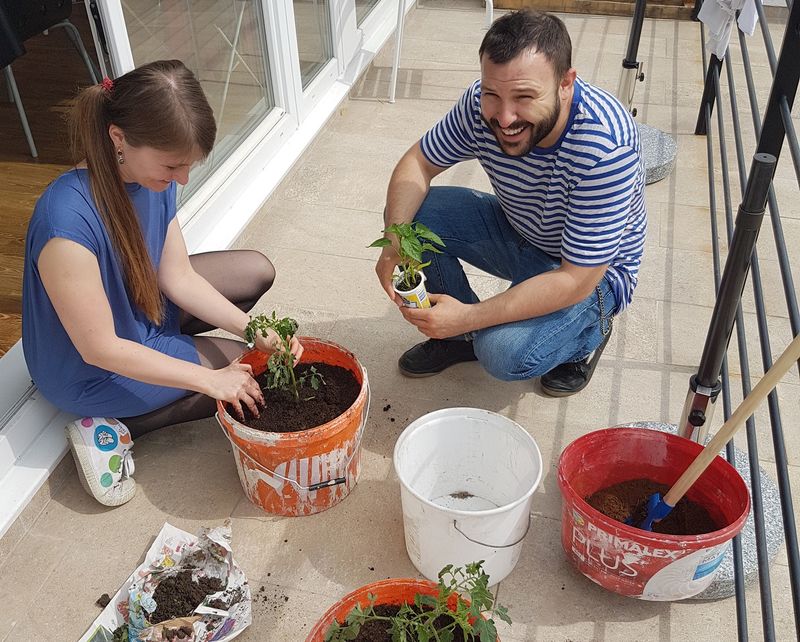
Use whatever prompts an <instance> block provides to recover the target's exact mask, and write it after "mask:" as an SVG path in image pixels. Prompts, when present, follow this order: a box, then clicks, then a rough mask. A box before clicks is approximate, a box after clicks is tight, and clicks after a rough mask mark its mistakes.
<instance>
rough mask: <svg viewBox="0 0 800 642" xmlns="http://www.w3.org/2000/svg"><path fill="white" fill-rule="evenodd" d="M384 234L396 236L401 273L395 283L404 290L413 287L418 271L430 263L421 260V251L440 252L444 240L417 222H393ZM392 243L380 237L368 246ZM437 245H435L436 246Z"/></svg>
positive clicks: (385, 245) (382, 245) (416, 281)
mask: <svg viewBox="0 0 800 642" xmlns="http://www.w3.org/2000/svg"><path fill="white" fill-rule="evenodd" d="M383 233H384V234H394V235H395V236H396V237H397V241H398V243H397V245H396V246H395V250H397V254H398V256H399V257H400V263H399V265H400V270H401V272H402V275H401V277H402V278H400V279H399V280H398V281H397V285H398V286H401V287H402V288H403V289H404V290H411V289H413V288H414V287H415V286H416V285H417V283H418V277H417V275H418V274H419V271H420V270H422V269H423V268H425V267H427V266H428V265H430V263H431V262H430V261H426V262H423V261H422V254H423V252H435V253H437V254H441V253H442V251H441V250H440V249H439V247H444V242H443V241H442V239H440V238H439V236H438V235H437V234H436V233H435V232H432V231H431V230H430V229H428V228H427V227H426V226H425V225H423V224H422V223H418V222H412V223H395V224H394V225H390V226H389V227H387V228H386V229H385V230H383ZM389 245H392V241H391V239H388V238H386V237H385V236H384V237H381V238H379V239H377V240H375V241H373V242H372V243H371V244H370V245H369V246H368V247H387V246H389ZM437 245H438V246H439V247H436V246H437Z"/></svg>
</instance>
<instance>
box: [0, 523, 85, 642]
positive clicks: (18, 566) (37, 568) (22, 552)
mask: <svg viewBox="0 0 800 642" xmlns="http://www.w3.org/2000/svg"><path fill="white" fill-rule="evenodd" d="M51 532H53V533H57V532H58V531H51ZM65 544H66V542H65V541H64V540H63V539H62V538H60V537H56V536H51V535H47V534H31V533H28V534H27V535H26V536H25V537H24V539H23V540H22V541H21V542H20V543H19V544H18V545H17V546H16V548H15V549H14V554H13V556H12V557H11V558H10V559H9V560H7V561H6V563H5V564H4V565H3V585H2V587H0V600H2V604H3V609H2V611H0V639H3V640H5V639H10V640H14V639H17V638H16V637H15V636H14V635H12V633H13V631H14V630H15V629H16V628H17V627H20V626H21V625H22V624H23V623H24V621H25V620H26V619H27V618H28V617H29V614H30V613H31V611H32V609H33V608H34V604H35V602H34V600H35V599H36V596H37V595H38V594H39V592H40V591H41V590H42V587H43V586H45V584H46V583H47V582H56V583H57V584H60V583H62V582H63V581H64V580H65V578H63V577H61V576H60V575H54V571H55V570H56V569H57V568H58V564H59V562H60V561H61V560H62V559H63V558H64V557H65V556H66V555H68V554H70V550H69V548H68V547H67V546H66V545H65Z"/></svg>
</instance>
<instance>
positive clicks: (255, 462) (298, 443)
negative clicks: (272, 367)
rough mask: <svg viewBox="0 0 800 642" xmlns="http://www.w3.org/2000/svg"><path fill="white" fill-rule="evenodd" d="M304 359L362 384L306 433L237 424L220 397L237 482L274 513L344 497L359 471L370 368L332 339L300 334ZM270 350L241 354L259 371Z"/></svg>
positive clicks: (304, 510)
mask: <svg viewBox="0 0 800 642" xmlns="http://www.w3.org/2000/svg"><path fill="white" fill-rule="evenodd" d="M299 339H300V343H302V344H303V348H304V352H303V361H305V362H315V361H316V362H321V363H325V364H328V365H332V366H339V367H341V368H346V369H347V370H349V371H350V372H352V373H353V375H354V376H355V378H356V380H357V381H358V382H359V383H360V384H361V390H360V391H359V393H358V397H356V400H355V401H354V402H353V405H352V406H350V408H348V409H347V410H346V411H345V412H344V413H342V414H341V415H339V416H338V417H336V418H335V419H333V420H332V421H329V422H328V423H326V424H323V425H321V426H317V427H316V428H311V429H310V430H305V431H302V432H288V433H280V432H264V431H261V430H254V429H253V428H248V427H247V426H245V425H243V424H241V423H239V422H238V421H237V420H236V419H234V418H233V417H232V416H231V415H230V414H229V413H228V411H227V410H226V408H225V405H224V404H223V403H222V402H221V401H218V402H217V421H218V422H219V425H220V426H221V427H222V430H223V431H224V432H225V434H226V435H227V437H228V439H229V440H230V442H231V445H232V446H233V455H234V459H235V461H236V469H237V471H238V473H239V481H241V483H242V488H243V489H244V492H245V495H247V497H248V498H249V499H250V501H251V502H253V503H254V504H255V505H256V506H259V507H260V508H263V509H264V510H265V511H266V512H268V513H271V514H274V515H287V516H296V515H313V514H314V513H319V512H322V511H324V510H327V509H328V508H330V507H331V506H334V505H335V504H338V503H339V502H340V501H342V500H343V499H344V498H345V497H347V495H348V494H349V493H350V491H351V490H352V489H353V488H354V487H355V485H356V482H357V481H358V475H359V473H360V472H361V438H362V436H363V434H364V427H365V426H366V423H367V415H368V414H369V397H370V392H369V380H368V379H367V371H366V370H365V369H364V367H363V366H362V365H361V364H360V363H359V361H358V359H356V357H355V355H354V354H353V353H352V352H350V351H348V350H346V349H344V348H343V347H341V346H339V345H337V344H335V343H332V342H330V341H323V340H321V339H315V338H312V337H299ZM268 359H269V355H267V354H265V353H263V352H259V351H257V350H251V351H250V352H248V353H246V354H245V355H244V356H243V357H242V358H241V362H242V363H249V364H250V365H251V366H252V367H253V372H254V374H256V375H259V374H261V373H262V372H264V370H265V369H266V367H267V360H268Z"/></svg>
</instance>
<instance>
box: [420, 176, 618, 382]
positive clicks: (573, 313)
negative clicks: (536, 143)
mask: <svg viewBox="0 0 800 642" xmlns="http://www.w3.org/2000/svg"><path fill="white" fill-rule="evenodd" d="M415 220H417V221H420V222H421V223H423V224H425V225H427V226H428V227H429V228H430V229H431V230H433V231H434V232H436V233H437V234H438V235H439V236H440V237H441V238H442V241H443V242H444V244H445V248H444V249H443V250H442V254H435V253H431V252H428V253H426V254H425V256H424V259H425V260H426V261H427V260H430V261H431V264H430V265H429V266H428V267H426V268H425V276H426V277H427V282H426V286H427V288H428V291H429V292H434V293H443V294H449V295H450V296H452V297H454V298H456V299H458V300H459V301H462V302H463V303H477V301H478V297H477V296H476V295H475V292H473V291H472V288H471V287H470V285H469V282H468V281H467V277H466V275H465V274H464V269H463V267H462V265H461V263H460V262H459V259H462V260H463V261H465V262H467V263H469V264H470V265H474V266H475V267H476V268H478V269H480V270H483V271H484V272H488V273H489V274H492V275H494V276H496V277H499V278H501V279H505V280H507V281H510V282H511V286H512V287H513V286H515V285H518V284H519V283H522V282H523V281H525V280H527V279H529V278H531V277H533V276H536V275H537V274H542V273H543V272H548V271H550V270H553V269H555V268H557V267H558V266H559V265H560V264H561V261H560V259H557V258H554V257H552V256H550V255H549V254H545V253H544V252H542V251H541V250H539V249H538V248H536V247H535V246H533V245H532V244H531V243H530V242H529V241H527V240H526V239H524V238H523V237H522V236H520V235H519V233H517V232H516V230H514V228H512V227H511V225H510V224H509V222H508V220H507V219H506V216H505V214H504V213H503V210H502V208H501V207H500V203H499V202H498V200H497V197H496V196H494V195H492V194H485V193H483V192H478V191H476V190H472V189H467V188H464V187H433V188H431V190H430V192H429V193H428V196H427V198H426V199H425V201H424V202H423V204H422V206H421V207H420V209H419V211H418V212H417V214H416V217H415ZM601 309H602V314H601ZM616 309H617V302H616V299H615V297H614V294H613V292H612V290H611V286H610V284H609V283H608V281H607V280H606V279H605V278H603V279H601V280H600V283H599V284H598V286H597V288H595V291H594V292H593V293H592V294H591V295H590V296H588V297H587V298H586V299H584V300H583V301H581V302H579V303H576V304H575V305H571V306H569V307H567V308H563V309H561V310H557V311H556V312H551V313H550V314H546V315H544V316H540V317H534V318H532V319H525V320H523V321H516V322H513V323H504V324H501V325H496V326H492V327H489V328H485V329H483V330H477V331H475V332H471V333H469V338H471V339H472V340H473V342H474V347H475V355H476V356H477V357H478V360H479V361H480V363H481V365H482V366H483V367H484V368H485V369H486V370H487V372H489V374H491V375H492V376H494V377H497V378H498V379H502V380H504V381H514V380H518V379H530V378H531V377H538V376H540V375H543V374H545V373H546V372H549V371H550V370H552V369H553V368H555V367H556V366H558V365H560V364H562V363H566V362H568V361H578V360H580V359H584V358H585V357H587V356H588V355H589V354H590V353H591V352H592V351H593V350H594V349H595V348H597V346H599V345H600V343H601V341H602V340H603V338H604V337H605V336H606V335H607V334H608V333H609V332H610V331H611V322H612V315H613V313H614V311H615V310H616ZM459 338H460V337H459Z"/></svg>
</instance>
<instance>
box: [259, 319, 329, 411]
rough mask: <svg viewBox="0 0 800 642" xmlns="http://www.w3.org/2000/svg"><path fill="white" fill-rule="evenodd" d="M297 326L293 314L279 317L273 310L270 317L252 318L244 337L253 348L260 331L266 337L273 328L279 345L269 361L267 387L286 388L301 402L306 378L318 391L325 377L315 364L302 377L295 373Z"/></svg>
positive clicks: (307, 398)
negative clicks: (293, 350)
mask: <svg viewBox="0 0 800 642" xmlns="http://www.w3.org/2000/svg"><path fill="white" fill-rule="evenodd" d="M297 327H298V326H297V321H295V320H294V319H292V318H290V317H284V318H282V319H279V318H278V317H277V315H276V314H275V311H274V310H273V312H272V316H271V317H268V316H267V315H265V314H259V315H257V316H254V317H251V319H250V321H249V322H248V324H247V326H246V327H245V329H244V338H245V341H247V347H248V348H251V349H252V348H253V347H254V346H255V343H256V337H257V336H258V335H259V334H261V336H262V337H266V336H267V334H268V330H272V331H273V332H275V334H277V335H278V338H279V343H278V347H277V349H276V350H275V352H273V353H272V354H271V355H270V357H269V360H268V361H267V388H270V389H278V390H286V391H288V392H290V393H291V394H292V396H294V398H295V400H296V401H299V400H300V388H301V387H302V386H303V385H304V384H305V382H306V381H308V385H310V386H311V388H312V389H313V390H319V387H320V386H321V385H324V384H325V379H323V377H322V375H321V374H320V373H319V372H317V369H316V368H314V367H313V366H312V367H311V368H309V369H308V372H306V373H304V374H303V375H301V376H299V377H298V376H297V375H296V374H295V371H294V362H295V356H294V355H293V354H292V345H291V341H292V337H293V336H294V335H295V333H296V332H297ZM313 398H314V397H313V396H312V397H306V398H305V399H304V401H307V400H309V399H313Z"/></svg>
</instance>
